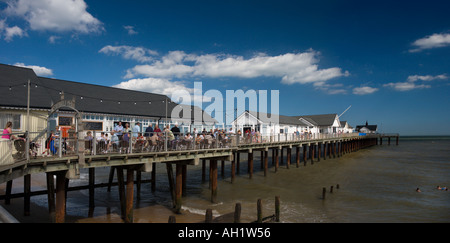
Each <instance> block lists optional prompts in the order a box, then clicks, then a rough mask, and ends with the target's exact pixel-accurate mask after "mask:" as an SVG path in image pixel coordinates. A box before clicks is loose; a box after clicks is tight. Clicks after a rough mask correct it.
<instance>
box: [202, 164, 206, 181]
mask: <svg viewBox="0 0 450 243" xmlns="http://www.w3.org/2000/svg"><path fill="white" fill-rule="evenodd" d="M201 160H202V182H203V183H204V182H205V181H206V161H205V159H201Z"/></svg>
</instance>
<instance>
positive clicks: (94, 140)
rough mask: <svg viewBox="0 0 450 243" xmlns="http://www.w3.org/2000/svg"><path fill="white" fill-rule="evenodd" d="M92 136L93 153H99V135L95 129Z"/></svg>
mask: <svg viewBox="0 0 450 243" xmlns="http://www.w3.org/2000/svg"><path fill="white" fill-rule="evenodd" d="M93 134H94V135H93V137H92V153H91V154H92V155H97V135H96V134H95V131H94V133H93Z"/></svg>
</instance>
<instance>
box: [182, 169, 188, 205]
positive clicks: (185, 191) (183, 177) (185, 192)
mask: <svg viewBox="0 0 450 243" xmlns="http://www.w3.org/2000/svg"><path fill="white" fill-rule="evenodd" d="M181 167H182V168H181V173H182V183H181V184H182V185H181V187H182V190H181V196H183V197H185V196H186V195H187V190H186V188H187V183H186V181H187V165H186V164H183V165H182V166H181Z"/></svg>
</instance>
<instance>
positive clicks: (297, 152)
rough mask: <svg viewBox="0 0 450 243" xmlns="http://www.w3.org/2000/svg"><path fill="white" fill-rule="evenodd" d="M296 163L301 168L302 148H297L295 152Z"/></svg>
mask: <svg viewBox="0 0 450 243" xmlns="http://www.w3.org/2000/svg"><path fill="white" fill-rule="evenodd" d="M295 162H296V164H297V168H298V167H300V147H299V146H297V150H296V151H295Z"/></svg>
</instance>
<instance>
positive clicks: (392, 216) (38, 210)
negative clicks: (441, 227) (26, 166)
mask: <svg viewBox="0 0 450 243" xmlns="http://www.w3.org/2000/svg"><path fill="white" fill-rule="evenodd" d="M259 154H260V153H259V152H256V153H255V154H254V173H253V177H252V178H251V179H250V178H249V175H248V174H247V159H246V155H245V154H241V164H240V171H239V173H238V174H237V175H236V178H235V180H234V181H233V183H232V182H231V163H230V162H226V163H225V173H224V175H223V176H222V174H221V164H220V163H218V189H217V202H216V203H211V191H210V188H209V182H208V180H206V181H205V182H202V179H201V166H188V172H187V188H186V196H185V197H183V199H182V204H183V206H182V210H181V214H175V213H174V212H173V209H172V199H171V195H170V192H169V184H168V176H167V172H166V166H165V165H157V167H156V190H155V191H154V192H152V190H151V185H150V184H149V183H145V184H142V186H141V193H140V198H139V199H137V198H136V193H135V205H134V222H135V223H167V222H168V219H169V216H175V218H176V221H177V223H200V222H203V221H204V219H205V212H206V210H207V209H212V211H213V217H214V220H215V222H232V215H233V214H234V210H235V206H236V204H237V203H239V204H240V205H241V222H243V223H246V222H253V221H255V220H256V219H257V201H258V200H259V199H261V202H262V209H263V210H262V214H263V217H265V216H271V215H273V214H275V197H279V198H280V221H281V222H282V223H448V222H450V191H445V190H440V189H438V186H439V187H441V188H442V187H450V136H409V137H408V136H402V137H400V141H399V145H395V140H394V141H391V145H388V144H387V141H384V142H383V145H374V146H371V147H369V148H365V149H361V150H359V151H357V152H353V153H347V154H344V155H343V156H342V157H340V158H337V157H336V158H331V159H330V158H326V160H324V159H323V158H322V159H321V160H320V161H314V163H313V164H311V162H310V161H308V162H307V164H306V166H305V165H304V164H303V162H302V163H300V166H299V167H297V166H296V164H295V153H292V162H291V165H290V167H289V168H287V167H286V162H284V164H282V165H280V167H279V169H278V171H277V172H275V168H274V167H273V166H272V163H271V161H272V160H271V158H270V157H269V172H268V174H267V176H264V171H263V169H261V166H260V163H259V162H260V157H259ZM271 154H272V153H271V152H269V156H271ZM284 155H286V153H284ZM284 161H286V159H284ZM207 164H208V163H207ZM207 171H208V169H207ZM108 175H109V168H97V169H96V183H102V182H107V181H108ZM150 178H151V175H150V173H143V174H142V179H150ZM206 178H208V176H206ZM22 183H23V180H19V179H17V180H14V182H13V193H20V192H23V184H22ZM87 184H88V171H87V170H81V177H80V179H77V180H71V181H70V186H79V185H87ZM331 187H333V191H332V192H330V189H331ZM4 188H5V185H0V193H2V194H4ZM135 188H136V187H135ZM323 188H325V189H326V193H325V198H323ZM417 189H419V190H420V192H418V191H417ZM37 190H45V175H39V174H38V175H32V191H37ZM0 203H1V204H2V206H3V207H4V208H5V209H6V210H8V211H9V212H10V213H11V214H12V215H13V216H14V217H16V218H17V219H18V220H19V221H20V222H26V223H50V222H52V217H51V216H50V214H49V213H48V204H47V196H46V195H40V196H33V197H32V198H31V203H32V208H31V215H30V216H23V200H22V199H13V200H12V203H11V205H4V203H3V202H0ZM66 222H69V223H71V222H73V223H117V222H122V219H121V217H120V204H119V195H118V188H117V187H113V188H112V190H111V191H110V192H108V191H107V189H106V188H96V189H95V208H94V209H91V210H89V192H88V190H81V191H70V192H68V199H67V211H66Z"/></svg>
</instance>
